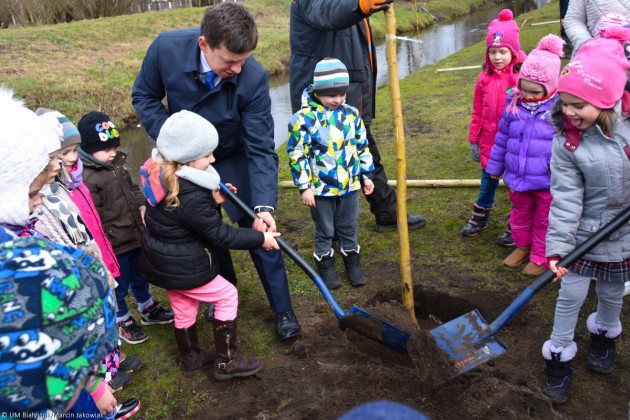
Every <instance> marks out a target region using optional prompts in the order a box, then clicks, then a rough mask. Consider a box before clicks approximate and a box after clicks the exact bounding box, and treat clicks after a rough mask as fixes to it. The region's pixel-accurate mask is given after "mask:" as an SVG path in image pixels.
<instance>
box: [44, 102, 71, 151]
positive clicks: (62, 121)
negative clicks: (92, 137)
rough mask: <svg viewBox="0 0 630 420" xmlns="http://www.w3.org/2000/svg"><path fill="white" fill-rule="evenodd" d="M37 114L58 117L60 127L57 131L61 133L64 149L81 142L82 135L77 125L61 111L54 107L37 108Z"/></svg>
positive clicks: (60, 138)
mask: <svg viewBox="0 0 630 420" xmlns="http://www.w3.org/2000/svg"><path fill="white" fill-rule="evenodd" d="M35 114H37V115H40V116H41V115H46V116H47V117H51V118H52V117H54V118H56V119H57V124H58V126H59V128H60V129H59V130H57V133H58V135H59V140H60V141H61V148H62V149H65V148H66V147H68V146H72V145H73V144H81V135H80V134H79V130H78V129H77V126H76V125H74V124H73V123H72V121H70V119H69V118H68V117H66V116H65V115H63V114H62V113H61V112H59V111H55V110H53V109H46V108H37V110H36V111H35Z"/></svg>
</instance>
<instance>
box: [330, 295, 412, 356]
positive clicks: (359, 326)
mask: <svg viewBox="0 0 630 420" xmlns="http://www.w3.org/2000/svg"><path fill="white" fill-rule="evenodd" d="M339 323H340V324H341V325H343V326H344V327H346V328H350V329H352V330H354V331H356V332H358V333H359V334H362V335H364V336H366V337H368V338H371V339H372V340H376V341H378V342H380V343H382V344H384V345H385V346H387V347H390V348H392V349H394V350H396V351H398V352H400V353H407V341H409V337H411V334H409V333H408V332H407V331H405V330H403V329H401V328H399V327H397V326H395V325H393V324H390V323H389V322H387V321H385V320H384V319H382V318H379V317H377V316H376V315H373V314H371V313H369V312H367V311H364V310H363V309H361V308H359V307H357V306H356V305H352V307H351V308H350V310H349V311H348V313H347V314H346V315H345V316H342V317H340V318H339Z"/></svg>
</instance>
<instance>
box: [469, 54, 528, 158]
mask: <svg viewBox="0 0 630 420" xmlns="http://www.w3.org/2000/svg"><path fill="white" fill-rule="evenodd" d="M525 57H526V54H525V53H524V52H523V51H521V52H520V56H519V57H518V58H517V59H516V60H514V61H513V62H512V63H511V64H510V65H509V66H507V67H506V68H505V69H503V70H502V71H500V72H499V71H497V70H495V69H494V67H492V65H491V64H490V63H489V62H488V60H487V54H486V68H485V69H484V70H483V71H482V72H481V73H479V76H478V77H477V85H476V86H475V94H474V96H473V109H472V118H471V120H470V130H469V132H468V141H469V142H471V143H478V144H479V160H480V163H481V167H482V168H484V169H486V166H487V165H488V159H490V152H491V151H492V146H493V145H494V136H495V135H496V134H497V131H498V130H499V120H500V119H501V114H503V108H505V97H506V91H507V89H508V88H510V87H512V88H514V87H516V86H517V83H518V77H519V75H518V72H517V71H515V69H514V66H515V65H516V64H517V63H519V64H520V63H522V62H523V61H524V60H525ZM519 67H520V66H519ZM489 69H492V71H489Z"/></svg>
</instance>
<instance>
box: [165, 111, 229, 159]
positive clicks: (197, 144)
mask: <svg viewBox="0 0 630 420" xmlns="http://www.w3.org/2000/svg"><path fill="white" fill-rule="evenodd" d="M218 144H219V134H217V130H216V128H214V126H213V125H212V124H211V123H210V121H208V120H206V119H205V118H203V117H202V116H200V115H197V114H195V113H194V112H190V111H186V110H183V111H179V112H176V113H175V114H173V115H171V116H170V117H168V119H167V120H166V121H165V122H164V125H163V126H162V128H161V129H160V134H159V135H158V138H157V147H158V150H159V151H160V153H161V154H162V156H164V158H165V159H167V160H170V161H173V162H177V163H188V162H191V161H193V160H197V159H200V158H202V157H205V156H208V155H209V154H210V153H212V152H213V151H214V149H216V148H217V145H218Z"/></svg>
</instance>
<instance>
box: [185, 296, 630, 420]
mask: <svg viewBox="0 0 630 420" xmlns="http://www.w3.org/2000/svg"><path fill="white" fill-rule="evenodd" d="M362 293H365V295H364V296H362V297H360V298H359V299H357V300H358V301H357V302H356V304H357V305H358V306H360V307H361V308H362V309H364V310H366V311H368V312H369V313H370V314H373V315H376V316H378V317H380V318H383V319H384V320H386V321H388V322H390V323H392V324H394V325H396V326H397V327H399V328H402V329H405V330H406V331H408V332H411V333H412V340H411V353H412V355H413V359H416V363H415V365H414V361H413V360H412V357H410V354H407V353H399V352H396V351H393V350H392V349H391V348H389V347H386V346H384V345H382V344H380V343H378V342H376V341H374V340H372V339H370V338H367V337H366V336H365V335H363V334H361V333H359V332H357V331H354V330H352V329H349V328H345V329H342V328H340V324H339V322H338V320H337V318H335V317H334V315H333V314H332V312H331V311H330V309H329V308H328V307H327V306H326V304H325V303H322V304H321V305H316V306H315V307H309V308H304V309H302V310H301V311H300V312H299V313H298V317H299V318H300V321H301V324H302V327H303V329H304V334H303V335H302V336H301V337H300V338H298V339H297V340H295V341H293V342H289V343H287V347H286V350H285V351H284V353H283V354H280V355H278V356H276V357H273V358H265V368H264V370H263V371H262V374H261V377H260V378H259V379H256V378H246V379H239V380H233V381H231V382H217V381H214V380H213V379H211V378H207V379H204V378H202V379H200V380H199V381H198V382H196V383H192V382H188V383H187V385H190V386H189V388H187V389H186V392H193V393H194V392H195V391H197V392H201V391H203V392H206V393H209V394H210V395H212V400H211V401H209V402H208V403H207V404H198V405H196V406H194V407H192V408H191V407H190V405H189V406H187V407H186V408H184V407H182V411H181V412H182V413H184V412H186V415H185V417H186V418H204V419H205V418H213V419H214V418H217V419H309V420H312V419H332V418H337V417H339V416H341V415H343V414H344V413H346V412H348V411H349V410H351V409H352V408H354V407H356V406H358V405H360V404H363V403H366V402H370V401H375V400H391V401H396V402H399V403H403V404H406V405H408V406H410V407H412V408H414V409H416V410H418V411H420V412H422V413H424V414H425V415H427V416H429V417H430V418H432V419H452V418H461V417H462V416H466V417H468V418H473V419H477V418H483V419H504V418H544V419H563V418H598V417H599V418H601V416H602V413H606V417H609V418H624V416H626V414H625V413H626V409H627V408H626V407H627V404H628V399H627V393H628V385H627V380H626V379H627V375H628V366H626V365H624V363H623V361H621V363H619V364H618V368H617V367H616V370H615V372H613V374H611V375H606V376H602V375H599V376H598V375H593V374H591V373H589V372H588V371H587V370H586V368H585V367H584V366H582V365H581V364H580V363H576V372H575V375H576V378H579V379H578V380H577V381H576V384H575V385H574V386H573V387H572V390H571V394H572V395H571V396H570V397H571V398H570V399H569V401H568V402H567V403H566V404H564V405H562V406H555V405H553V404H552V403H551V402H550V401H549V400H548V399H547V398H545V397H544V396H543V395H542V394H541V392H540V386H541V381H542V376H543V375H542V371H543V369H544V363H543V361H542V358H541V356H540V346H541V344H542V343H543V342H544V340H545V339H546V338H547V336H548V334H549V331H550V329H551V325H550V321H546V320H544V319H541V318H540V315H539V313H537V311H536V310H534V309H532V307H528V306H526V307H525V308H523V309H522V310H521V312H520V313H519V314H517V316H516V317H514V319H513V320H512V321H511V322H510V323H509V324H508V325H507V326H506V327H505V328H503V329H502V330H501V331H500V333H499V334H498V335H499V336H500V337H499V338H500V339H501V341H502V342H503V344H504V345H505V346H506V347H507V349H508V351H507V352H506V353H505V354H503V355H501V356H500V357H497V358H495V359H492V360H491V361H489V362H488V363H486V364H484V365H481V366H478V367H476V368H474V369H473V370H471V371H469V372H466V373H463V374H460V375H457V376H455V377H453V378H451V379H448V380H446V381H444V378H443V376H441V375H443V372H445V371H447V372H449V371H450V369H448V367H447V366H445V365H447V364H448V361H445V360H444V358H443V355H442V354H440V352H439V351H438V350H437V349H436V348H435V347H434V346H433V344H432V343H431V342H430V340H429V338H430V337H429V336H428V331H430V330H431V329H432V328H435V327H436V326H437V325H440V324H441V323H442V322H447V321H450V320H451V319H455V318H457V317H458V316H460V315H463V314H465V313H467V312H469V311H471V310H473V309H475V308H477V309H478V310H479V312H480V313H481V314H483V315H484V316H485V317H487V318H486V319H490V320H492V319H494V317H496V316H498V315H499V314H500V313H501V312H502V311H503V310H504V309H505V308H506V307H507V306H508V305H509V303H510V302H511V300H512V299H513V296H512V295H511V294H504V295H502V294H500V293H495V294H487V293H483V292H474V291H471V290H468V291H467V292H466V296H465V298H463V297H461V296H452V295H449V294H448V293H443V292H441V291H438V290H427V289H423V290H420V289H419V288H418V289H417V290H415V291H414V293H415V302H416V308H415V312H416V316H417V319H418V322H414V321H412V320H411V317H410V316H409V314H408V312H407V310H406V309H405V308H404V307H403V306H402V305H401V304H400V303H399V302H398V301H396V297H397V296H394V295H393V294H392V295H387V294H384V292H378V293H375V292H372V293H373V294H369V293H370V292H369V291H368V290H367V289H366V290H365V292H362ZM392 293H393V292H392ZM472 302H474V304H473V303H472ZM342 303H343V304H344V305H346V304H347V303H348V302H342ZM626 317H627V315H626ZM576 339H577V340H578V344H579V345H580V346H582V348H586V346H585V343H584V342H580V339H579V338H576ZM423 340H424V341H423ZM581 356H583V355H580V357H581ZM418 361H420V364H421V366H420V367H418V365H419V363H418ZM444 367H447V369H446V370H445V369H444ZM613 389H614V390H615V391H614V392H613V391H612V390H613ZM186 410H187V411H186Z"/></svg>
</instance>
